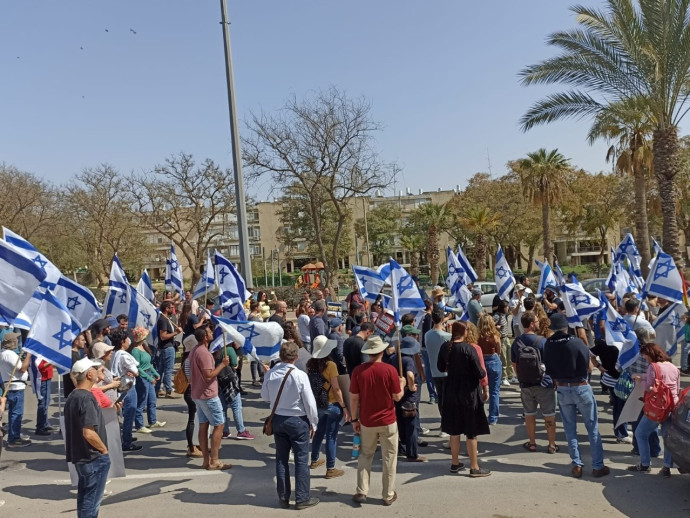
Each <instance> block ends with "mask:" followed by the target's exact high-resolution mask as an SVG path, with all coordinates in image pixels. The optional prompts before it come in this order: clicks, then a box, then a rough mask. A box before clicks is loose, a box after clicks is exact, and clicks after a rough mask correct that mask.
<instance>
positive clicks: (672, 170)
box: [520, 0, 690, 261]
mask: <svg viewBox="0 0 690 518" xmlns="http://www.w3.org/2000/svg"><path fill="white" fill-rule="evenodd" d="M571 10H572V11H573V12H574V13H575V15H576V17H577V22H578V28H576V29H574V30H571V31H560V32H556V33H554V34H552V35H551V36H549V38H548V40H547V41H548V43H549V44H550V45H553V46H555V47H557V48H559V49H560V50H561V51H562V52H561V54H560V55H557V56H555V57H553V58H549V59H546V60H544V61H542V62H540V63H537V64H536V65H531V66H528V67H526V68H525V69H524V70H522V71H521V72H520V76H521V78H522V83H523V84H525V85H532V84H556V83H559V84H564V85H568V86H570V87H572V88H573V89H572V90H570V91H565V92H560V93H556V94H552V95H549V96H547V97H546V98H544V99H542V100H541V101H538V102H537V103H536V104H534V105H533V106H532V107H531V108H530V109H529V110H528V111H527V113H526V114H525V115H524V116H523V117H522V119H521V124H522V129H523V130H525V131H527V130H529V129H530V128H532V127H534V126H536V125H538V124H545V123H549V122H552V121H555V120H558V119H564V118H568V117H575V118H582V117H591V116H595V115H596V114H597V113H599V112H600V111H601V109H602V108H603V107H604V106H607V105H609V104H610V103H612V102H620V101H625V100H626V99H631V98H634V97H645V98H646V99H647V102H648V103H649V107H650V112H649V113H650V115H651V116H652V117H653V121H654V129H653V132H652V141H653V150H654V173H655V175H656V179H657V183H658V187H659V196H660V198H661V201H662V214H663V247H664V250H665V251H666V252H667V253H669V254H671V255H673V256H674V258H675V259H676V260H677V261H678V260H680V248H679V243H678V224H677V220H676V193H675V191H674V182H675V178H676V175H677V174H678V171H679V162H678V151H679V143H678V124H679V123H680V121H681V120H682V118H683V116H684V115H685V114H686V113H687V108H688V107H687V102H688V96H689V95H690V90H689V89H688V85H689V84H690V72H689V71H690V0H606V2H605V8H604V9H602V10H599V9H594V8H588V7H583V6H575V7H572V8H571Z"/></svg>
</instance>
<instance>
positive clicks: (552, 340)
mask: <svg viewBox="0 0 690 518" xmlns="http://www.w3.org/2000/svg"><path fill="white" fill-rule="evenodd" d="M541 359H542V361H543V362H544V364H545V365H546V373H547V374H548V375H549V376H551V378H552V379H553V380H554V381H560V382H562V383H579V382H582V381H587V376H588V374H589V349H588V348H587V346H586V345H585V343H584V342H583V341H582V340H580V339H579V338H576V337H574V336H570V335H568V334H567V333H564V332H562V331H557V332H555V333H554V334H553V335H551V336H550V337H549V338H547V340H546V343H545V344H544V352H543V354H542V357H541Z"/></svg>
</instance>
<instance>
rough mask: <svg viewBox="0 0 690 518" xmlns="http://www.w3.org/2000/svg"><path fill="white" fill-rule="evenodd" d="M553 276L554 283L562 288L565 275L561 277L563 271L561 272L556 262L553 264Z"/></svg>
mask: <svg viewBox="0 0 690 518" xmlns="http://www.w3.org/2000/svg"><path fill="white" fill-rule="evenodd" d="M553 275H554V277H556V282H557V283H558V285H559V286H563V285H564V284H565V283H566V280H565V275H563V270H561V265H560V264H558V261H554V262H553Z"/></svg>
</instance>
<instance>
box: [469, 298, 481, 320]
mask: <svg viewBox="0 0 690 518" xmlns="http://www.w3.org/2000/svg"><path fill="white" fill-rule="evenodd" d="M483 312H484V308H483V307H482V303H481V302H479V301H478V300H477V299H472V300H470V302H469V304H467V313H468V314H469V317H470V322H472V323H473V324H474V325H475V326H476V325H477V322H479V317H480V316H481V314H482V313H483Z"/></svg>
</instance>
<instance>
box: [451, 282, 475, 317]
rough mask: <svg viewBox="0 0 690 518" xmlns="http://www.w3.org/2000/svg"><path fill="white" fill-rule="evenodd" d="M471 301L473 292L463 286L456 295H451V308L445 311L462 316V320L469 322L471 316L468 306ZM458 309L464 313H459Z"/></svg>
mask: <svg viewBox="0 0 690 518" xmlns="http://www.w3.org/2000/svg"><path fill="white" fill-rule="evenodd" d="M470 300H472V292H471V291H470V290H469V288H468V287H467V286H465V285H464V284H463V285H461V286H460V288H459V289H458V291H457V292H456V293H455V294H453V295H451V297H450V299H449V303H450V304H451V306H450V307H446V308H445V311H448V312H453V313H455V314H456V315H460V320H469V319H470V314H469V311H468V306H469V304H470ZM456 308H460V309H461V310H462V312H458V311H457V310H456Z"/></svg>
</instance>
